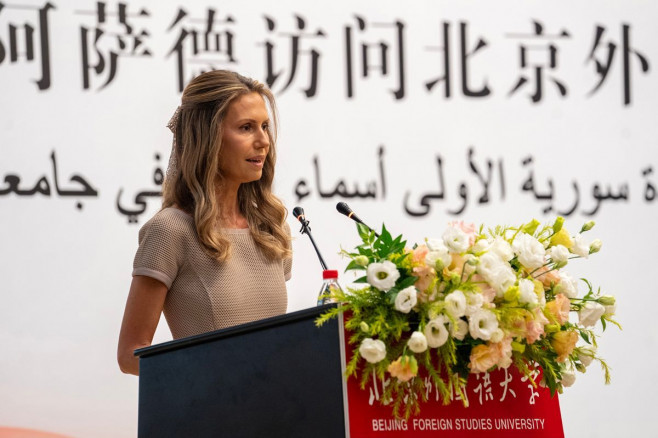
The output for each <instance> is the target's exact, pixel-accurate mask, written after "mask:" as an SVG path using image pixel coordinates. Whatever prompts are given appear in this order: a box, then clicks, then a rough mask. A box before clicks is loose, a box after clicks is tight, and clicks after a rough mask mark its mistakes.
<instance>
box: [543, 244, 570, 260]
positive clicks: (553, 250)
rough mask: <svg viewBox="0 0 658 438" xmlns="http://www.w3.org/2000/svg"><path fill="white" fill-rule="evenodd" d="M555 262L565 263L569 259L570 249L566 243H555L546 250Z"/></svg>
mask: <svg viewBox="0 0 658 438" xmlns="http://www.w3.org/2000/svg"><path fill="white" fill-rule="evenodd" d="M546 253H547V254H548V256H549V257H550V258H551V260H553V262H554V263H558V264H563V263H567V261H568V260H569V250H568V249H567V247H566V246H564V245H555V246H551V247H550V248H548V251H547V252H546Z"/></svg>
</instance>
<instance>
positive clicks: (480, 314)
mask: <svg viewBox="0 0 658 438" xmlns="http://www.w3.org/2000/svg"><path fill="white" fill-rule="evenodd" d="M497 329H498V319H497V318H496V315H494V314H493V312H490V311H489V310H485V309H480V310H478V311H477V312H475V313H474V314H473V315H471V316H470V318H469V319H468V330H469V332H470V333H471V336H472V337H473V339H482V340H483V341H488V340H489V339H491V335H493V333H494V332H495V331H496V330H497Z"/></svg>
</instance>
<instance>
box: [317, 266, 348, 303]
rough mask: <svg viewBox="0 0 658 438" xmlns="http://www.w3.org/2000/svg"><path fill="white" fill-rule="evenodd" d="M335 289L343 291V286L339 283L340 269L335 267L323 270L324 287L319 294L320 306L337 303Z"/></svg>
mask: <svg viewBox="0 0 658 438" xmlns="http://www.w3.org/2000/svg"><path fill="white" fill-rule="evenodd" d="M334 291H341V292H342V291H343V288H341V287H340V284H338V271H336V270H333V269H327V270H324V271H322V289H320V293H319V294H318V306H322V305H323V304H328V303H335V302H336V300H335V299H334Z"/></svg>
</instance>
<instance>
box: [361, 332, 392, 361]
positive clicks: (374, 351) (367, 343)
mask: <svg viewBox="0 0 658 438" xmlns="http://www.w3.org/2000/svg"><path fill="white" fill-rule="evenodd" d="M359 354H360V355H361V357H362V358H364V359H365V360H367V361H368V362H370V363H377V362H379V361H381V360H382V359H384V358H385V357H386V345H384V343H383V342H382V341H380V340H379V339H377V340H375V339H372V338H366V339H364V340H363V341H362V342H361V346H360V347H359Z"/></svg>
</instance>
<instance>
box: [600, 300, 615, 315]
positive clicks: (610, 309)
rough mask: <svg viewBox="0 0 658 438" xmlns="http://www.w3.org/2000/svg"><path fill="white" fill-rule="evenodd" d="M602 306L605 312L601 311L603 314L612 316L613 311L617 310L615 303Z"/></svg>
mask: <svg viewBox="0 0 658 438" xmlns="http://www.w3.org/2000/svg"><path fill="white" fill-rule="evenodd" d="M604 307H605V312H603V314H604V315H608V316H614V315H615V312H617V303H614V304H610V305H608V306H604Z"/></svg>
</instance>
